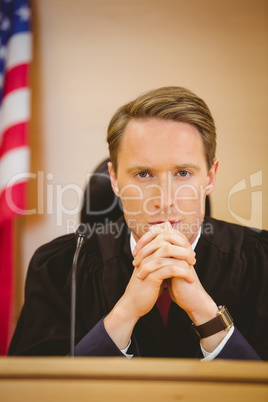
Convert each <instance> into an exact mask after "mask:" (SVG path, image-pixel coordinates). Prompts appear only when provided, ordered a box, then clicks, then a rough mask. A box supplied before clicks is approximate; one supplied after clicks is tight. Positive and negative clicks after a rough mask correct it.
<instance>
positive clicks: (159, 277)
mask: <svg viewBox="0 0 268 402" xmlns="http://www.w3.org/2000/svg"><path fill="white" fill-rule="evenodd" d="M194 272H195V271H194V270H193V267H191V266H189V265H188V266H187V267H186V266H179V265H177V264H170V265H168V264H167V263H166V264H164V265H163V267H162V268H159V269H158V270H156V271H155V270H154V271H153V272H151V273H147V274H146V276H144V272H143V271H142V270H140V271H139V270H138V274H137V277H138V279H140V280H153V281H164V280H165V279H169V278H177V279H183V280H185V281H186V282H188V283H193V282H194V281H195V279H196V277H195V274H194Z"/></svg>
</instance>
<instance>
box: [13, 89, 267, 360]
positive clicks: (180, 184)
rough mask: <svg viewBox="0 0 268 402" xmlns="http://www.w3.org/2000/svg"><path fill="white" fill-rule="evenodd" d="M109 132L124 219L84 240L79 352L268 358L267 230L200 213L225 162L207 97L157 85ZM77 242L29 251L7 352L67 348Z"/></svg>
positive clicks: (119, 115)
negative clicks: (221, 160)
mask: <svg viewBox="0 0 268 402" xmlns="http://www.w3.org/2000/svg"><path fill="white" fill-rule="evenodd" d="M107 140H108V144H109V150H110V157H111V163H109V172H110V176H111V183H112V187H113V190H114V192H115V194H116V195H117V196H119V197H120V198H121V201H122V205H123V211H124V217H122V218H121V219H119V220H118V221H117V222H115V223H113V224H112V223H111V224H109V225H106V226H93V227H92V228H91V237H90V239H89V240H88V241H87V243H86V244H85V245H84V246H83V248H82V251H81V255H80V258H79V265H78V272H77V285H78V286H77V295H78V296H77V313H76V347H75V355H84V356H119V355H122V356H123V355H126V356H132V355H134V356H135V355H140V356H156V357H159V356H163V357H164V356H166V357H195V356H200V357H201V356H202V355H203V357H204V359H206V360H211V359H214V358H232V359H255V360H256V359H267V357H268V337H267V334H266V330H267V327H268V326H267V324H268V319H267V317H268V308H267V306H268V301H267V259H268V253H267V245H268V244H267V243H268V241H267V232H264V231H262V232H260V231H254V230H251V229H248V228H243V227H241V226H238V225H233V224H228V223H225V222H220V221H217V220H214V219H211V218H205V219H204V206H205V197H206V196H207V195H209V194H210V193H211V192H212V190H213V187H214V184H215V179H216V173H217V168H218V160H217V159H216V158H215V149H216V133H215V126H214V121H213V118H212V116H211V114H210V111H209V109H208V107H207V105H206V104H205V102H204V101H203V100H202V99H200V98H198V97H197V96H196V95H194V94H193V93H192V92H190V91H188V90H186V89H184V88H180V87H166V88H160V89H158V90H155V91H150V92H148V93H146V94H144V95H141V96H140V97H138V98H137V99H136V100H134V101H133V102H130V103H128V104H127V105H125V106H123V107H122V108H120V109H119V110H118V111H117V112H116V114H115V115H114V117H113V118H112V120H111V122H110V125H109V128H108V137H107ZM75 246H76V244H75V237H74V235H67V236H63V237H61V238H59V239H56V240H54V241H53V242H51V243H49V244H47V245H45V246H42V247H41V248H40V249H39V250H37V252H36V253H35V255H34V256H33V258H32V261H31V263H30V267H29V271H28V275H27V281H26V288H25V304H24V307H23V310H22V313H21V316H20V319H19V322H18V325H17V329H16V331H15V334H14V337H13V340H12V343H11V346H10V350H9V353H10V354H15V355H17V354H20V355H66V354H68V351H69V326H70V318H69V317H70V279H71V265H72V257H73V254H74V251H75ZM133 257H134V259H133ZM223 305H224V306H226V307H228V310H229V312H230V313H231V315H230V313H228V310H227V309H226V307H223ZM232 317H233V318H232ZM233 323H234V325H233ZM197 335H198V336H199V338H198V337H197Z"/></svg>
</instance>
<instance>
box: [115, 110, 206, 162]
mask: <svg viewBox="0 0 268 402" xmlns="http://www.w3.org/2000/svg"><path fill="white" fill-rule="evenodd" d="M132 161H133V163H134V162H135V163H136V162H138V161H139V162H143V163H145V162H147V164H148V163H149V162H150V163H154V164H157V163H159V164H163V163H165V164H166V163H167V162H168V161H170V162H174V163H176V164H178V163H180V164H181V163H192V162H194V163H196V162H199V163H203V162H205V153H204V149H203V143H202V138H201V134H200V133H199V131H198V129H197V128H196V127H195V126H193V125H191V124H188V123H183V122H176V121H173V120H162V119H153V118H152V119H133V120H131V121H130V122H129V123H128V125H127V127H126V129H125V132H124V135H123V138H122V141H121V145H120V149H119V152H118V166H119V165H120V164H121V163H126V162H128V164H130V163H131V162H132Z"/></svg>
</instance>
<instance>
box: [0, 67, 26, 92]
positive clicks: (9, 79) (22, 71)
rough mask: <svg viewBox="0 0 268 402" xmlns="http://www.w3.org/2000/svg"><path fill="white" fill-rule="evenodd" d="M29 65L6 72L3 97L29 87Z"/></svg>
mask: <svg viewBox="0 0 268 402" xmlns="http://www.w3.org/2000/svg"><path fill="white" fill-rule="evenodd" d="M29 68H30V66H29V64H20V65H18V66H16V67H13V68H11V69H10V70H8V71H7V72H6V76H5V84H4V90H3V97H4V96H6V95H8V94H9V93H10V92H12V91H14V90H16V89H20V88H25V87H27V86H28V84H29V83H28V76H29V75H28V74H29Z"/></svg>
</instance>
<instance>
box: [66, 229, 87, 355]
mask: <svg viewBox="0 0 268 402" xmlns="http://www.w3.org/2000/svg"><path fill="white" fill-rule="evenodd" d="M90 236H91V229H90V226H89V224H86V223H81V224H80V225H79V226H78V228H77V230H76V232H75V237H76V250H75V253H74V258H73V265H72V278H71V325H70V356H74V345H75V308H76V271H77V262H78V257H79V253H80V250H81V248H82V246H83V244H84V243H85V241H86V240H88V239H89V238H90Z"/></svg>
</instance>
